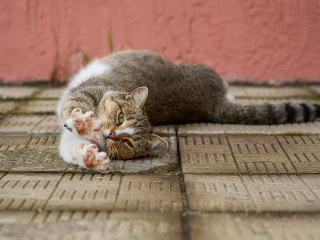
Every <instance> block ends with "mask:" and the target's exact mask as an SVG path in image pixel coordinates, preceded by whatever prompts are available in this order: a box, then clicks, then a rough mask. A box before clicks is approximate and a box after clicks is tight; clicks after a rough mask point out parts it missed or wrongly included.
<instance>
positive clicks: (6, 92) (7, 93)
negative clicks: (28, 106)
mask: <svg viewBox="0 0 320 240" xmlns="http://www.w3.org/2000/svg"><path fill="white" fill-rule="evenodd" d="M39 89H40V88H38V87H0V98H2V99H21V98H27V97H31V96H32V95H33V94H35V93H36V92H37V91H39Z"/></svg>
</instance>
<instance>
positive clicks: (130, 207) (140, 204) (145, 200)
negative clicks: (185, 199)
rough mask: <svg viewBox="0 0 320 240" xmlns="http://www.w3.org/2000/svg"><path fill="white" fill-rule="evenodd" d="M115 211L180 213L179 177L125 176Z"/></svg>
mask: <svg viewBox="0 0 320 240" xmlns="http://www.w3.org/2000/svg"><path fill="white" fill-rule="evenodd" d="M116 209H117V210H118V211H160V212H179V211H181V210H182V199H181V188H180V180H179V177H178V176H172V175H125V176H124V179H123V181H122V185H121V189H120V193H119V196H118V199H117V206H116Z"/></svg>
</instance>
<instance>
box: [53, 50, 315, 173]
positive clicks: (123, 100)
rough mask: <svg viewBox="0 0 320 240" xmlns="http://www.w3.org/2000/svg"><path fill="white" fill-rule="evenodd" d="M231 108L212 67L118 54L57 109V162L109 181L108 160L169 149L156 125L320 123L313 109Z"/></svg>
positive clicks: (78, 82) (81, 75) (88, 70)
mask: <svg viewBox="0 0 320 240" xmlns="http://www.w3.org/2000/svg"><path fill="white" fill-rule="evenodd" d="M148 96H149V97H148ZM147 97H148V99H147ZM231 100H232V95H231V94H229V93H228V91H227V84H226V82H225V81H224V80H222V78H221V77H220V76H219V75H218V74H217V73H216V72H215V71H214V70H213V69H212V68H210V67H207V66H204V65H200V64H186V63H182V64H175V63H172V62H171V61H169V60H168V59H166V58H165V57H163V56H161V55H159V54H156V53H153V52H150V51H146V50H127V51H121V52H117V53H113V54H110V55H109V56H107V57H105V58H102V59H98V60H95V61H93V62H91V63H90V64H88V65H87V66H86V67H85V68H83V69H81V70H80V71H79V72H78V74H76V75H75V76H74V77H73V79H72V80H71V81H70V83H69V85H68V88H67V90H66V91H65V93H64V94H63V96H62V98H61V100H60V103H59V106H58V109H57V113H58V116H59V117H60V119H61V123H62V124H63V125H64V127H65V128H64V131H63V133H62V136H61V141H60V146H59V149H60V154H61V156H62V158H63V159H64V160H65V161H66V162H68V163H73V164H77V165H80V166H81V167H84V168H88V169H92V170H95V171H98V172H102V173H106V172H109V171H110V168H109V162H110V160H111V159H130V158H136V157H139V156H145V155H146V154H156V153H160V152H163V151H165V150H166V149H167V148H168V145H167V143H166V141H165V140H164V139H162V138H161V137H159V136H157V135H155V134H152V133H150V131H151V124H152V125H161V124H176V123H191V122H216V123H237V124H279V123H293V122H308V121H314V120H315V119H316V118H318V117H320V106H319V105H315V104H311V103H302V104H291V103H281V104H269V103H264V104H256V105H241V104H236V103H233V102H232V101H231ZM144 107H145V109H144ZM147 116H148V118H147Z"/></svg>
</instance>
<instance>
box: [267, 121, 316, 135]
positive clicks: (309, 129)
mask: <svg viewBox="0 0 320 240" xmlns="http://www.w3.org/2000/svg"><path fill="white" fill-rule="evenodd" d="M270 128H271V129H272V131H273V132H274V134H320V124H319V122H308V123H291V124H290V123H288V124H279V125H270Z"/></svg>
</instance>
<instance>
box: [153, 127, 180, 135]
mask: <svg viewBox="0 0 320 240" xmlns="http://www.w3.org/2000/svg"><path fill="white" fill-rule="evenodd" d="M153 132H154V133H155V134H157V135H159V136H176V130H175V128H174V125H163V126H154V127H153Z"/></svg>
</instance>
